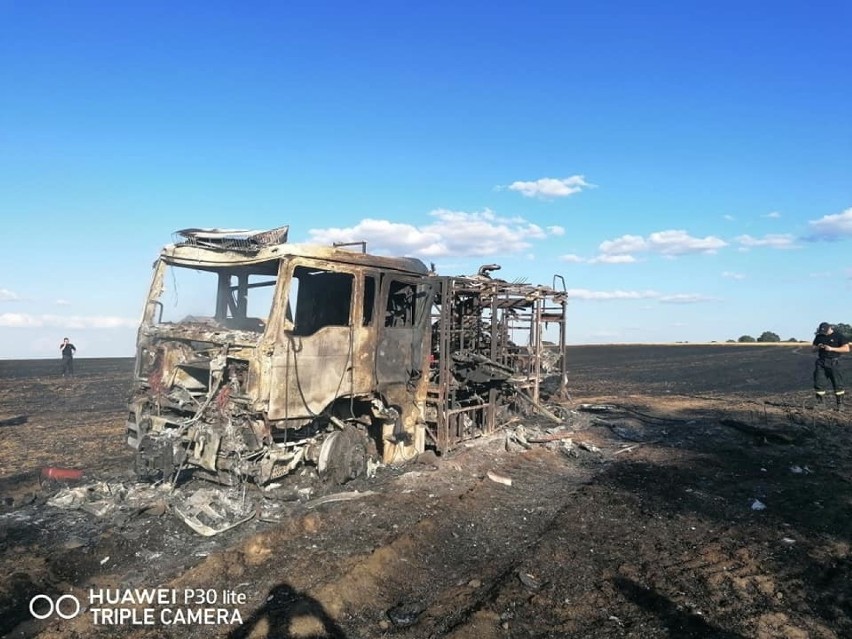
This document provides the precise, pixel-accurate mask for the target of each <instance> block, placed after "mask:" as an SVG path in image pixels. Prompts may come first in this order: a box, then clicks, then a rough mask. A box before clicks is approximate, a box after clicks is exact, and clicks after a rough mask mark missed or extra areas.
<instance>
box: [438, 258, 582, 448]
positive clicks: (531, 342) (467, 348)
mask: <svg viewBox="0 0 852 639" xmlns="http://www.w3.org/2000/svg"><path fill="white" fill-rule="evenodd" d="M498 268H499V266H496V265H490V266H485V267H483V268H481V269H480V272H479V275H477V276H475V277H436V279H437V280H438V287H437V289H438V292H437V294H436V298H435V305H434V307H433V315H432V331H433V334H432V365H431V375H430V384H429V388H428V404H429V407H430V411H429V415H430V417H431V420H430V419H427V430H426V432H427V435H428V436H429V437H430V439H431V440H432V441H433V442H434V444H435V446H436V448H437V449H438V451H440V452H443V451H445V450H448V449H450V448H452V447H453V446H454V445H455V444H457V443H458V442H460V441H462V440H465V439H469V438H471V437H476V436H479V435H484V434H487V433H490V432H493V431H494V430H495V429H496V428H497V427H498V426H499V425H500V423H501V422H503V421H505V419H506V417H507V414H506V413H507V410H508V409H509V408H512V407H513V406H514V405H515V404H516V402H517V399H518V397H517V395H518V394H523V395H526V396H527V397H529V398H531V399H532V400H533V402H534V403H538V402H539V401H540V398H541V382H542V380H543V378H544V376H545V375H546V374H549V373H551V372H552V371H551V370H545V369H550V366H548V365H547V362H548V361H550V362H552V363H558V365H559V367H560V371H559V372H560V381H559V392H560V393H562V394H564V393H565V389H566V385H567V361H566V357H565V344H566V312H567V302H568V298H567V294H566V292H565V282H564V280H563V279H562V277H561V276H555V277H554V287H547V286H532V285H529V284H524V283H518V282H506V281H504V280H499V279H492V278H491V277H490V275H489V272H490V271H492V270H496V269H498ZM557 282H559V283H561V290H557V289H556V288H555V286H556V283H557ZM549 324H555V325H557V327H558V342H557V343H556V344H555V345H548V344H545V340H544V330H545V328H546V327H547V326H548V325H549ZM518 337H520V338H522V339H525V341H526V344H518V343H516V339H517V338H518ZM518 341H521V340H518Z"/></svg>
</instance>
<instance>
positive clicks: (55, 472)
mask: <svg viewBox="0 0 852 639" xmlns="http://www.w3.org/2000/svg"><path fill="white" fill-rule="evenodd" d="M41 476H42V477H44V478H45V479H60V480H64V481H67V480H72V479H81V478H82V477H83V471H82V470H77V469H75V468H56V467H55V466H50V467H48V468H42V469H41Z"/></svg>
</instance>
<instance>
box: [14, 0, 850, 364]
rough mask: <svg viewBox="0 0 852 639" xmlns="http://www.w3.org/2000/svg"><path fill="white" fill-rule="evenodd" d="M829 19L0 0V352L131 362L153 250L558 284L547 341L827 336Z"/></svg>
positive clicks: (835, 135)
mask: <svg viewBox="0 0 852 639" xmlns="http://www.w3.org/2000/svg"><path fill="white" fill-rule="evenodd" d="M850 25H852V5H850V3H848V2H823V3H819V4H818V5H812V6H811V7H806V6H805V5H804V4H802V3H785V2H777V3H771V4H767V3H741V2H736V3H735V2H713V3H710V2H705V3H698V2H683V3H673V2H664V3H663V2H660V3H655V2H643V3H628V2H606V1H604V2H598V3H594V4H593V5H592V4H589V5H580V4H576V3H565V2H524V3H520V2H517V3H516V2H501V3H493V2H488V3H486V2H452V3H450V2H430V3H416V4H415V3H401V2H362V3H350V2H312V3H307V2H305V3H288V2H240V3H238V2H230V3H228V2H216V1H210V0H208V1H205V2H179V3H177V2H155V1H148V2H144V3H141V2H140V3H109V2H50V3H48V2H23V1H15V0H11V1H10V0H0V216H2V219H3V226H4V229H3V231H4V232H3V238H4V242H3V251H2V254H0V267H2V268H0V357H2V358H13V357H53V356H56V355H57V351H58V344H59V341H60V340H61V338H62V337H64V336H66V335H67V336H69V337H71V339H72V341H74V342H75V343H76V344H77V346H78V349H79V352H78V355H79V356H92V357H94V356H130V355H132V354H133V343H134V336H135V327H136V325H137V323H138V320H139V316H140V313H141V308H142V301H143V296H144V295H145V292H146V290H147V286H148V279H149V275H150V266H151V263H152V261H153V259H154V258H155V257H156V254H157V251H158V250H159V248H160V246H161V245H163V244H165V243H167V242H169V241H171V234H172V232H173V231H174V230H176V229H179V228H185V227H190V226H202V227H228V228H234V227H242V228H270V227H274V226H279V225H281V224H290V227H291V233H290V238H291V240H293V241H302V240H311V239H314V240H318V241H322V242H329V241H334V240H342V239H347V240H349V239H357V240H362V239H365V240H367V241H368V243H369V246H370V248H371V250H374V251H381V252H384V253H398V254H408V255H414V256H418V257H421V258H422V259H424V260H425V261H427V262H429V261H432V262H434V263H435V264H436V265H437V266H438V269H439V271H440V272H442V273H445V274H458V273H467V272H472V271H475V270H476V268H477V267H478V266H479V265H480V264H482V263H489V262H497V263H500V264H502V265H503V270H502V271H500V275H501V276H502V277H505V278H506V279H516V278H519V277H526V278H527V279H528V280H529V281H531V282H542V283H550V282H551V281H552V277H553V275H554V273H559V274H561V275H563V276H564V277H565V280H566V284H567V288H568V289H569V291H570V293H571V302H570V305H569V318H568V319H569V341H570V342H572V343H578V344H582V343H606V342H656V341H693V342H698V341H710V340H718V341H723V340H726V339H731V338H733V339H735V338H737V337H739V336H740V335H742V334H751V335H754V336H757V335H759V334H760V333H761V332H763V331H765V330H771V331H774V332H776V333H778V334H779V335H780V336H781V337H782V339H787V338H788V337H797V338H800V339H810V337H811V336H812V334H813V330H814V328H815V326H816V324H817V323H819V322H820V321H823V320H825V321H830V322H846V323H850V322H852V303H850V299H852V295H851V294H852V257H850V251H849V246H850V239H852V118H850V117H849V112H850V106H849V105H850V102H852V100H850V98H852V82H850V77H852V76H850V72H849V69H852V44H850V42H852V39H850V35H852V34H850V31H852V26H850Z"/></svg>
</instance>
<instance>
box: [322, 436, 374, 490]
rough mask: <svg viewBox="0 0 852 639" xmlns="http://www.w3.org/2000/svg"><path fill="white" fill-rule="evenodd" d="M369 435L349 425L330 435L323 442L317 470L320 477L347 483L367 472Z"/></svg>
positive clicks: (334, 481) (337, 482)
mask: <svg viewBox="0 0 852 639" xmlns="http://www.w3.org/2000/svg"><path fill="white" fill-rule="evenodd" d="M367 446H368V442H367V437H366V435H365V434H364V433H362V432H361V431H360V430H358V429H357V428H354V427H352V426H348V427H346V428H344V429H343V430H339V431H335V432H333V433H332V434H331V435H329V436H328V437H327V438H326V439H325V441H324V442H323V444H322V449H321V450H320V456H319V462H318V463H317V470H318V472H319V475H320V477H322V478H323V479H324V480H326V481H330V482H333V483H335V484H345V483H346V482H348V481H351V480H352V479H355V478H356V477H359V476H361V475H363V474H364V473H366V472H367Z"/></svg>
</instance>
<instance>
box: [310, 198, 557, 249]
mask: <svg viewBox="0 0 852 639" xmlns="http://www.w3.org/2000/svg"><path fill="white" fill-rule="evenodd" d="M429 215H430V216H432V217H433V218H435V219H436V220H437V221H435V222H432V223H430V224H426V225H424V226H420V227H418V226H415V225H413V224H405V223H400V222H391V221H389V220H377V219H371V218H367V219H364V220H361V221H360V222H359V223H358V224H356V225H355V226H353V227H349V228H328V229H311V230H310V231H309V233H310V235H311V241H312V242H317V243H320V244H332V243H333V242H360V241H362V240H366V241H367V246H368V247H369V248H370V251H371V252H377V253H390V254H393V255H416V256H420V257H444V256H451V255H454V256H465V257H467V256H482V255H496V254H509V253H522V252H524V251H526V250H527V249H529V248H530V246H532V240H541V239H545V238H546V237H547V233H546V232H545V230H544V229H542V228H541V227H540V226H538V225H537V224H533V223H531V222H528V221H527V220H524V219H523V218H513V219H506V218H501V217H499V216H497V215H496V214H495V213H494V212H493V211H491V210H489V209H485V210H483V211H477V212H473V213H467V212H464V211H450V210H447V209H438V210H435V211H432V212H431V213H430V214H429Z"/></svg>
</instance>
